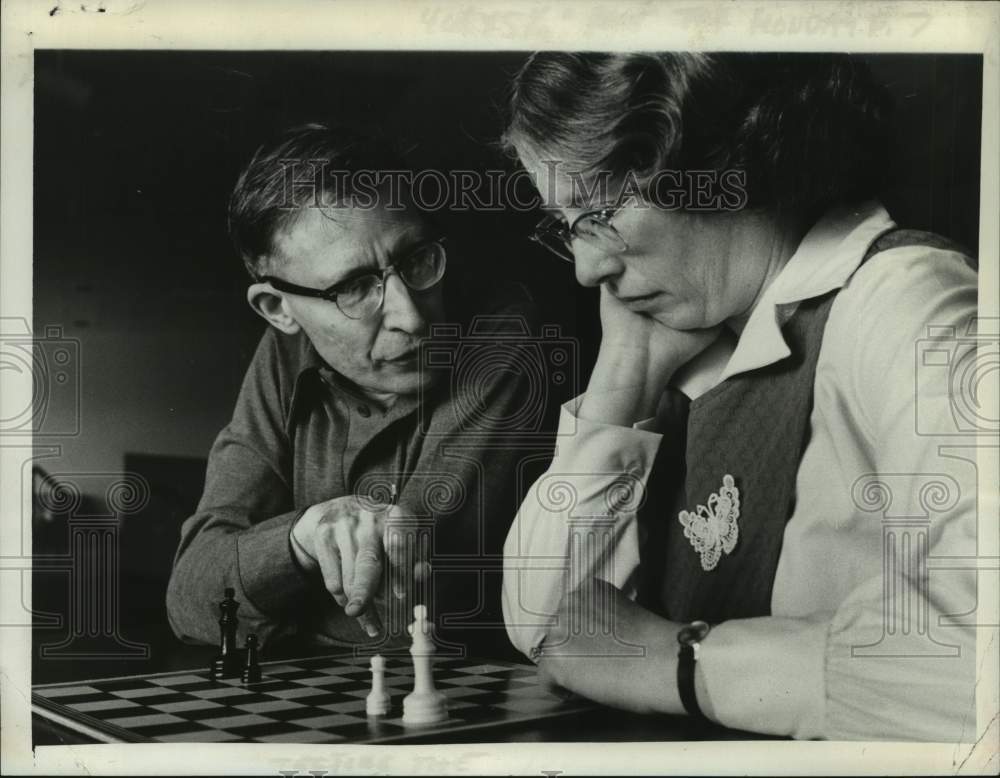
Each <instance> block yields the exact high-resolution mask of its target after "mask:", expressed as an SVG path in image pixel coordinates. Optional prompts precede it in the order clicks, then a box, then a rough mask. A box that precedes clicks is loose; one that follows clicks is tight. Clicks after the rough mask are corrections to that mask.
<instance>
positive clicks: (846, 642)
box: [503, 203, 982, 742]
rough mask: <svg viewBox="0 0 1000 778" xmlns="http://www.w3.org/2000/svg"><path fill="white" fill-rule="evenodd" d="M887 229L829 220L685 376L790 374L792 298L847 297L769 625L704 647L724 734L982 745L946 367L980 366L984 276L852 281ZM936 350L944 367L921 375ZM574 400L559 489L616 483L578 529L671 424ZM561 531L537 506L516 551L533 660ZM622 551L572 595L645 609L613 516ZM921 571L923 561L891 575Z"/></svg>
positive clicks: (588, 500) (633, 541)
mask: <svg viewBox="0 0 1000 778" xmlns="http://www.w3.org/2000/svg"><path fill="white" fill-rule="evenodd" d="M892 226H894V225H893V222H892V221H891V219H890V218H889V216H888V214H887V213H886V212H885V210H884V209H883V208H882V207H881V206H880V205H878V204H876V203H869V204H866V205H865V206H863V207H860V208H857V209H854V210H846V209H845V210H842V211H838V212H834V213H831V214H829V215H828V216H827V217H826V218H824V219H822V220H821V221H820V222H819V223H817V224H816V225H815V227H814V228H813V229H812V230H811V231H810V232H809V233H808V235H807V236H806V237H805V239H804V240H803V242H802V244H801V245H800V247H799V249H798V250H797V251H796V253H795V254H794V256H793V257H792V258H791V259H790V260H789V262H788V264H787V265H786V266H785V268H784V269H783V270H782V272H781V273H780V274H779V276H778V277H777V278H776V279H775V281H774V283H773V284H772V285H771V286H770V287H769V288H768V289H767V290H766V291H765V293H764V295H763V297H762V299H761V300H760V302H759V303H758V305H757V307H756V308H755V309H754V311H753V313H752V315H751V316H750V318H749V320H748V322H747V324H746V327H745V328H744V330H743V332H742V333H741V335H740V336H739V337H738V338H736V337H735V336H733V335H732V334H731V333H728V334H727V336H726V337H724V338H722V339H720V341H718V342H717V343H716V344H715V345H714V346H713V347H712V348H710V349H709V350H708V351H707V352H705V353H703V354H702V355H701V357H700V358H699V359H698V360H696V361H695V362H693V363H691V364H690V365H689V366H687V367H686V368H685V369H684V370H683V372H681V373H679V374H678V376H677V381H676V384H677V386H678V388H680V389H681V390H682V391H684V392H685V393H686V394H687V395H688V396H689V397H691V398H692V399H693V398H695V397H698V396H699V395H700V394H702V393H704V392H705V391H707V390H708V389H710V388H711V387H712V386H714V385H716V384H718V383H719V382H721V381H723V380H725V379H726V378H727V377H729V376H734V375H738V374H740V373H743V372H746V371H750V370H753V369H755V368H758V367H762V366H765V365H768V364H772V363H774V362H776V361H778V360H781V359H783V358H784V357H786V356H788V354H789V353H790V352H789V349H788V346H787V344H786V343H785V341H784V339H783V337H782V334H781V328H780V323H781V321H784V320H785V319H786V318H787V316H788V315H791V314H792V313H793V312H794V310H795V307H796V304H797V303H798V302H799V301H802V300H806V299H809V298H812V297H815V296H818V295H821V294H824V293H826V292H829V291H832V290H837V289H839V290H840V291H839V293H838V295H837V297H836V299H835V301H834V303H833V305H832V308H831V311H830V316H829V319H828V321H827V325H826V330H825V333H824V338H823V343H822V346H821V349H820V353H819V359H818V363H817V368H816V376H815V383H814V405H813V410H812V414H811V417H810V432H811V435H810V438H809V442H808V444H807V446H806V448H805V451H804V454H803V457H802V460H801V462H800V464H799V469H798V473H797V477H796V493H797V496H798V499H797V502H796V506H795V509H794V511H793V514H792V516H791V518H790V519H789V521H788V523H787V525H786V528H785V532H784V538H783V544H782V550H781V555H780V557H779V560H778V567H777V571H776V574H775V579H774V588H773V592H772V599H771V614H772V615H770V616H767V617H761V618H754V619H737V620H732V621H727V622H724V623H722V624H719V625H718V626H716V627H715V628H714V629H713V630H712V634H711V636H710V637H709V638H708V639H707V640H706V641H705V643H704V644H703V645H702V649H701V656H700V658H699V664H700V665H701V672H703V674H704V678H705V682H706V685H707V690H708V694H709V695H710V697H711V705H712V708H713V709H714V711H715V714H716V717H717V718H718V719H719V721H720V723H722V724H724V725H726V726H730V727H735V728H740V729H747V730H751V731H756V732H762V733H769V734H776V735H791V736H794V737H798V738H831V739H851V738H857V739H877V738H886V739H919V740H941V741H948V742H959V741H965V742H968V741H970V740H974V739H975V734H976V709H975V694H974V673H975V661H976V644H975V627H974V626H973V625H974V623H975V619H974V618H972V617H970V616H969V615H966V614H970V613H974V612H975V608H976V605H977V598H976V573H975V572H974V571H973V570H972V566H971V561H972V560H973V559H974V557H975V555H976V495H977V486H978V484H977V477H976V474H977V470H976V453H975V450H974V449H973V448H970V447H969V446H970V444H975V443H976V442H977V437H976V433H975V428H974V427H973V428H972V432H971V434H969V432H970V427H969V425H968V424H964V423H960V422H957V421H956V419H960V417H959V416H956V414H955V413H954V410H955V405H954V404H953V402H952V396H953V394H952V386H951V383H950V378H949V369H948V365H958V364H966V365H968V364H970V363H971V361H972V359H974V355H975V350H976V348H977V345H976V343H977V338H976V336H975V333H976V329H975V320H974V317H975V315H976V295H977V277H976V273H975V272H974V271H973V270H972V269H970V268H969V266H968V265H967V263H966V261H965V259H964V257H962V256H961V255H959V254H956V253H953V252H945V251H940V250H934V249H928V248H924V247H917V246H914V247H906V248H896V249H892V250H891V251H888V252H885V253H884V254H880V255H877V256H876V257H874V258H873V259H871V260H869V261H868V262H867V263H865V264H864V265H863V266H860V267H859V265H860V263H861V260H862V258H863V256H864V254H865V252H866V249H867V247H868V246H869V244H870V243H871V242H872V240H874V239H875V238H876V237H877V236H878V235H880V234H881V233H882V232H884V231H886V230H887V229H889V228H891V227H892ZM929 352H934V355H935V356H937V357H938V359H937V361H936V362H935V361H934V360H933V359H931V360H927V359H925V358H924V355H925V354H927V353H929ZM580 399H581V398H577V399H576V400H574V401H571V402H569V403H567V404H566V405H565V406H563V409H562V418H561V421H560V426H561V429H560V435H559V437H558V438H557V439H558V440H559V441H560V442H559V446H558V449H557V452H556V456H555V457H554V459H553V461H552V463H551V466H550V468H549V471H548V472H549V473H562V474H565V473H579V474H601V473H607V474H612V475H609V476H607V477H605V476H600V475H590V476H587V477H586V486H585V487H584V486H581V487H580V488H579V489H578V501H577V503H576V504H575V506H574V507H573V512H574V514H575V516H576V517H586V516H596V515H601V514H604V513H606V510H607V509H606V508H604V507H603V503H604V500H603V494H604V491H605V490H606V489H607V488H608V487H609V486H610V485H611V479H612V478H613V477H614V475H613V474H615V473H621V472H623V471H631V472H633V473H637V474H638V477H639V478H640V479H641V480H642V482H643V483H644V482H645V479H647V478H648V477H649V472H650V470H651V468H652V466H653V461H654V458H655V456H656V452H657V449H658V447H659V445H660V442H661V440H662V439H663V434H664V431H665V426H664V424H663V423H662V420H657V419H650V420H647V421H645V422H640V423H639V424H636V425H634V427H633V428H625V427H616V426H612V425H605V424H599V423H595V422H592V421H588V420H586V419H582V418H578V417H576V409H577V408H578V407H579V402H580ZM574 429H575V433H574V432H573V430H574ZM564 434H565V436H564ZM981 434H982V433H980V438H979V442H980V443H981V442H982V440H981ZM722 476H723V473H720V474H719V478H720V483H721V479H722ZM694 507H695V506H689V509H693V508H694ZM567 518H568V516H567V515H566V514H565V513H560V512H558V511H554V510H546V509H545V507H544V504H543V502H542V501H541V500H540V498H539V495H538V494H537V492H536V491H535V490H534V489H532V490H529V493H528V495H527V497H526V499H525V501H524V502H523V504H522V505H521V508H520V511H519V513H518V516H517V518H516V519H515V522H514V524H513V526H512V527H511V530H510V533H509V534H508V537H507V542H506V546H505V567H506V572H505V576H504V592H503V594H504V599H503V607H504V615H505V618H506V621H507V625H508V633H509V634H510V636H511V640H512V641H513V642H514V644H515V645H516V646H517V647H518V648H519V649H520V650H521V651H522V652H523V653H525V654H527V655H530V654H531V652H532V649H533V648H534V647H535V646H537V645H538V644H539V643H540V642H541V640H542V639H543V637H544V635H545V631H546V629H547V628H548V626H549V624H550V623H551V621H550V619H551V616H550V615H551V614H554V613H555V612H556V610H557V608H558V604H559V601H560V599H561V597H562V594H563V591H564V589H563V587H564V585H565V583H564V582H565V581H566V579H565V578H564V575H565V574H566V572H565V567H566V560H567V559H568V558H569V557H568V548H567V537H568V535H567ZM580 520H581V519H579V518H577V519H576V521H580ZM670 520H676V517H670ZM613 537H614V538H615V546H614V551H613V554H612V555H611V559H610V561H609V562H608V563H607V566H606V567H602V568H600V569H596V568H590V569H582V566H581V568H580V569H577V570H571V571H569V574H570V575H573V576H574V578H573V580H570V581H569V585H570V586H572V585H574V584H575V583H577V582H579V581H580V580H583V579H584V578H585V577H587V576H597V577H600V578H603V579H604V580H607V581H609V582H610V583H613V584H614V585H616V586H618V587H619V588H621V589H622V590H624V591H625V592H626V593H629V594H631V595H633V596H634V594H635V585H636V581H637V580H638V577H637V575H636V573H637V569H638V565H639V542H640V540H639V532H638V527H637V521H636V514H635V513H634V512H631V513H630V512H620V513H618V514H616V516H615V532H614V533H613ZM922 543H926V546H924V547H923V549H922V550H920V551H917V550H916V548H917V545H919V544H922ZM692 553H695V552H694V551H693V550H692ZM914 554H917V556H916V557H915V556H914ZM920 554H923V558H924V560H926V561H925V562H924V563H919V562H918V563H917V564H916V566H913V567H910V568H908V569H904V570H903V571H902V572H901V571H900V569H894V568H893V566H892V565H893V564H899V565H904V564H907V563H908V562H910V561H911V560H914V559H919V558H920V557H919V555H920ZM598 559H599V558H598ZM885 559H889V560H891V561H890V562H889V563H884V560H885ZM949 560H951V561H952V562H954V560H964V561H965V564H963V563H961V562H954V563H949ZM598 563H599V562H598ZM921 564H926V565H927V567H926V568H921V566H920V565H921ZM922 570H927V571H929V572H921V571H922ZM925 576H926V577H925ZM902 618H905V619H907V620H906V621H905V622H904V621H902Z"/></svg>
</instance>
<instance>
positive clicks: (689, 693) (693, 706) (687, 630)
mask: <svg viewBox="0 0 1000 778" xmlns="http://www.w3.org/2000/svg"><path fill="white" fill-rule="evenodd" d="M710 630H711V627H710V626H709V625H708V624H707V623H705V622H704V621H692V622H691V623H690V624H687V625H685V626H684V627H682V628H681V631H680V632H679V633H677V642H678V643H680V646H681V648H680V651H679V652H678V654H677V691H678V692H679V693H680V698H681V704H682V705H683V706H684V710H686V711H687V712H688V715H689V716H690V717H691V718H692V719H694V720H695V721H697V722H699V723H701V724H711V723H712V721H711V719H709V718H708V717H707V716H706V715H705V714H704V713H702V712H701V707H699V705H698V695H697V694H696V693H695V689H694V670H695V663H696V661H697V657H696V656H695V650H696V648H697V647H698V644H699V643H700V642H701V641H702V640H703V639H704V638H705V636H706V635H707V634H708V633H709V631H710Z"/></svg>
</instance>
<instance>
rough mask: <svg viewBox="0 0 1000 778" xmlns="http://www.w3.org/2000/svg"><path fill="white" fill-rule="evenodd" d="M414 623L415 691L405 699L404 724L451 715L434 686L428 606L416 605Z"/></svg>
mask: <svg viewBox="0 0 1000 778" xmlns="http://www.w3.org/2000/svg"><path fill="white" fill-rule="evenodd" d="M413 618H414V619H415V620H414V622H413V624H411V625H410V634H411V635H412V636H413V645H411V646H410V654H411V655H412V656H413V691H412V692H410V693H409V694H408V695H406V697H405V698H403V723H404V724H435V723H437V722H439V721H444V720H445V719H447V718H448V699H447V698H446V697H445V696H444V695H443V694H442V693H441V692H439V691H438V690H437V689H435V688H434V673H433V670H432V669H431V661H432V657H433V656H434V643H433V641H432V640H431V634H430V625H429V624H428V623H427V607H426V606H425V605H417V606H415V607H414V608H413Z"/></svg>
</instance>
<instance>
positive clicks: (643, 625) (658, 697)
mask: <svg viewBox="0 0 1000 778" xmlns="http://www.w3.org/2000/svg"><path fill="white" fill-rule="evenodd" d="M678 630H679V627H678V625H676V624H674V623H672V622H670V621H667V620H666V619H662V618H660V617H659V616H657V615H656V614H654V613H651V612H650V611H648V610H646V609H645V608H643V607H641V606H640V605H637V604H636V603H634V602H632V601H631V600H629V599H628V598H627V597H626V596H625V595H624V594H623V593H622V592H621V591H619V590H618V589H616V588H615V587H613V586H612V585H611V584H609V583H607V582H605V581H602V580H599V579H591V580H590V581H588V582H587V583H586V584H585V585H584V586H581V587H580V588H578V589H575V590H573V591H572V592H570V593H568V594H567V595H565V596H564V597H563V600H562V603H561V606H560V610H559V613H558V621H557V626H556V627H555V628H554V629H553V630H552V631H551V632H550V633H549V634H548V636H547V637H546V639H545V642H544V643H543V644H542V653H541V657H540V659H539V661H538V667H539V672H540V674H541V676H542V678H543V679H544V680H547V681H548V682H549V683H551V684H554V685H556V686H559V687H562V688H564V689H568V690H570V691H572V692H575V693H576V694H579V695H581V696H583V697H586V698H588V699H590V700H593V701H595V702H598V703H600V704H602V705H608V706H611V707H615V708H622V709H624V710H630V711H633V712H636V713H683V712H684V708H683V706H682V705H681V702H680V697H679V695H678V693H677V680H676V679H677V632H678Z"/></svg>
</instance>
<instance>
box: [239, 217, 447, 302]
mask: <svg viewBox="0 0 1000 778" xmlns="http://www.w3.org/2000/svg"><path fill="white" fill-rule="evenodd" d="M446 241H447V237H446V236H443V237H440V238H435V239H433V240H428V241H424V242H423V243H421V244H420V245H418V246H416V247H415V248H414V249H413V250H412V251H411V252H409V253H408V254H407V255H406V256H405V257H403V258H402V259H401V260H399V261H398V262H393V263H392V264H391V265H386V266H385V267H384V268H383V269H382V270H379V271H374V270H373V271H372V272H370V273H364V274H362V275H359V276H355V277H354V278H351V279H348V280H347V281H338V282H337V283H336V284H333V285H331V286H328V287H327V288H326V289H315V288H313V287H310V286H299V285H298V284H293V283H292V282H291V281H286V280H285V279H283V278H278V277H277V276H269V275H264V276H257V281H258V283H268V284H270V285H271V286H273V287H274V288H275V289H277V290H278V291H279V292H288V293H289V294H297V295H302V296H303V297H315V298H318V299H320V300H326V301H327V302H331V303H333V304H334V305H336V306H337V309H338V310H339V311H340V312H341V313H343V314H344V316H346V317H347V318H349V319H363V318H364V317H365V314H362V315H361V316H352V315H351V314H349V313H348V312H347V311H345V310H344V309H343V308H341V307H340V303H338V302H337V297H338V296H339V295H341V294H344V287H346V286H347V285H348V284H356V283H357V282H358V281H360V280H361V279H363V278H366V277H368V276H374V277H375V278H377V279H378V284H379V288H380V289H381V292H380V295H381V296H380V299H379V304H378V305H377V306H375V308H374V309H373V310H372V313H374V312H375V311H377V310H379V309H380V308H381V307H382V305H383V304H384V303H385V282H386V280H387V279H388V278H389V276H391V275H392V274H393V273H396V274H398V275H399V278H400V280H401V281H402V282H403V283H404V284H406V288H407V289H412V290H413V291H414V292H426V291H427V290H428V289H430V288H432V287H434V286H436V285H437V284H439V283H441V279H442V278H444V274H445V271H446V269H447V267H448V249H447V247H446V246H445V242H446ZM434 245H436V246H438V247H439V248H440V249H441V269H440V270H439V271H438V277H437V278H436V279H434V281H432V282H431V283H429V284H427V286H424V287H419V288H418V287H416V286H413V285H412V284H411V283H410V282H409V281H407V280H406V278H405V276H403V274H402V273H401V272H400V270H399V266H400V265H405V264H406V263H407V262H409V261H410V260H412V259H413V258H414V257H415V256H416V255H417V254H419V253H420V252H421V251H423V250H424V249H426V248H427V247H429V246H434ZM369 315H370V314H369Z"/></svg>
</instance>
